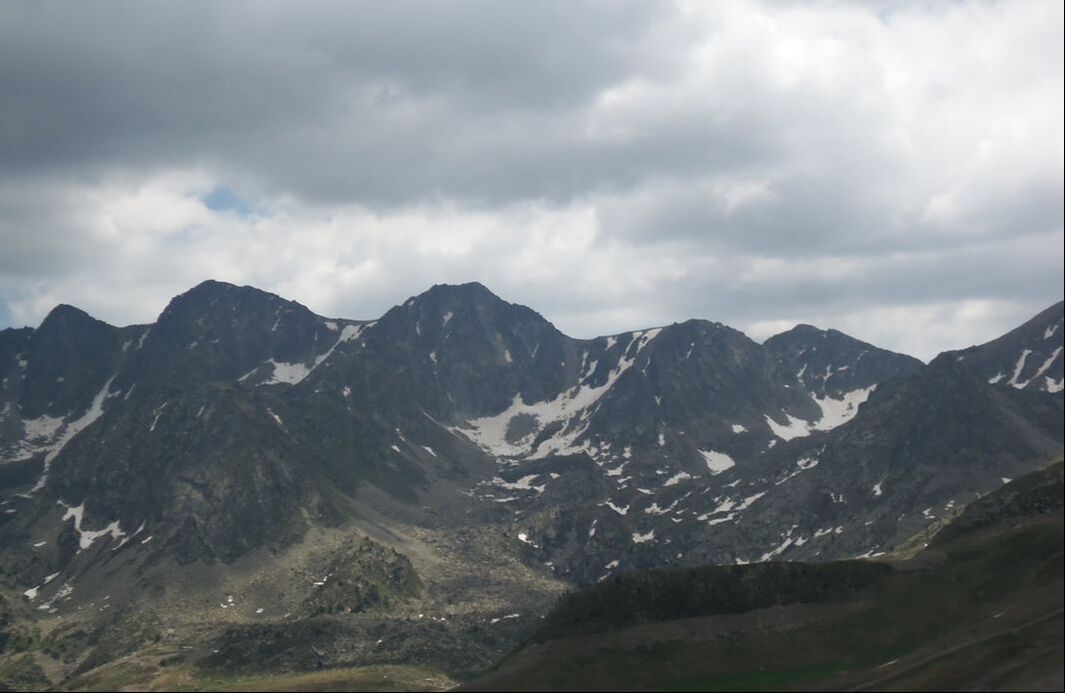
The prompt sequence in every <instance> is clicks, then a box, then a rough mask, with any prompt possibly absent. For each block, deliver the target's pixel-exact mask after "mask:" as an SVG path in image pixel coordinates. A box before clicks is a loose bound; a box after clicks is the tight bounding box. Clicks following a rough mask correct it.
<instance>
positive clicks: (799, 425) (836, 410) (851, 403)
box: [765, 385, 876, 440]
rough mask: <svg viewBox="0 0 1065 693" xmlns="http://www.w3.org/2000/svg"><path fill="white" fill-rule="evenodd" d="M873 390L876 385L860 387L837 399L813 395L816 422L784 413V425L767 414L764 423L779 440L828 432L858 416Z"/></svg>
mask: <svg viewBox="0 0 1065 693" xmlns="http://www.w3.org/2000/svg"><path fill="white" fill-rule="evenodd" d="M875 389H876V385H870V386H869V387H860V388H858V389H856V390H851V391H850V392H847V393H844V395H843V396H842V397H841V398H839V399H836V398H834V397H829V396H825V397H818V396H816V395H814V397H813V400H814V402H815V403H816V404H817V406H818V407H820V408H821V417H820V418H819V419H818V420H817V421H805V420H803V419H799V418H796V417H794V416H792V415H791V414H788V413H787V412H784V416H785V417H787V420H788V422H787V423H786V424H784V425H781V424H779V423H777V422H776V421H774V420H773V419H772V417H770V416H769V415H768V414H766V415H765V421H766V423H767V424H769V428H770V429H772V431H773V435H775V436H776V437H777V438H780V439H781V440H792V439H794V438H802V437H803V436H808V435H810V434H811V433H812V432H814V431H829V430H832V429H833V428H836V427H837V426H841V425H843V424H845V423H847V422H848V421H850V420H851V419H853V418H854V417H855V416H856V415H857V414H858V407H859V406H861V404H862V403H863V402H865V401H866V400H868V399H869V395H870V394H871V393H872V392H873V390H875Z"/></svg>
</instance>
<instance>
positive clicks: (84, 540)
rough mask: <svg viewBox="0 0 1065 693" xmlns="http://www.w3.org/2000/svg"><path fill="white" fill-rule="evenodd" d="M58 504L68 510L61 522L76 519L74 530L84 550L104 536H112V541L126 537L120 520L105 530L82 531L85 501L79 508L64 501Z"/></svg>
mask: <svg viewBox="0 0 1065 693" xmlns="http://www.w3.org/2000/svg"><path fill="white" fill-rule="evenodd" d="M57 503H58V504H59V505H61V506H63V507H64V508H66V512H65V513H63V519H62V520H61V522H66V521H67V520H69V519H70V518H74V529H75V530H76V531H77V533H78V546H79V547H80V548H81V549H83V550H84V549H87V548H89V547H90V546H92V543H93V542H94V541H96V540H97V539H99V538H100V537H103V536H107V535H110V536H111V538H112V539H116V540H120V539H122V537H124V536H126V533H125V532H123V531H122V527H121V526H120V525H119V523H118V520H115V521H114V522H112V523H110V524H109V525H107V526H106V527H104V528H103V529H97V530H92V529H82V528H81V522H82V518H84V516H85V502H84V501H82V503H81V505H78V506H72V505H67V504H66V503H64V502H63V501H57Z"/></svg>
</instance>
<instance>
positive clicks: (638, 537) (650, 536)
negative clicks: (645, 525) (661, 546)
mask: <svg viewBox="0 0 1065 693" xmlns="http://www.w3.org/2000/svg"><path fill="white" fill-rule="evenodd" d="M654 538H655V531H654V530H653V529H652V530H651V531H650V532H647V533H646V534H639V533H638V532H633V533H632V543H633V544H643V543H645V542H648V541H653V540H654Z"/></svg>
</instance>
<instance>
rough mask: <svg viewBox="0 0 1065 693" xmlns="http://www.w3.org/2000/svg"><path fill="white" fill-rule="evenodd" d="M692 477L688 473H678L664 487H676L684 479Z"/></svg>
mask: <svg viewBox="0 0 1065 693" xmlns="http://www.w3.org/2000/svg"><path fill="white" fill-rule="evenodd" d="M691 478H692V475H691V474H689V473H688V472H677V473H676V474H674V475H673V476H671V477H669V478H668V479H666V482H665V483H664V484H662V486H676V485H677V484H679V483H680V482H681V481H683V480H684V479H691Z"/></svg>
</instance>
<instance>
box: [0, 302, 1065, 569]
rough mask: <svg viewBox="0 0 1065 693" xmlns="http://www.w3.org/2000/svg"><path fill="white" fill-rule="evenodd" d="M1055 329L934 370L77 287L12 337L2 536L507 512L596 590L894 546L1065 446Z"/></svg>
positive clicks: (818, 342)
mask: <svg viewBox="0 0 1065 693" xmlns="http://www.w3.org/2000/svg"><path fill="white" fill-rule="evenodd" d="M1055 311H1056V312H1055ZM1054 316H1057V317H1056V318H1055V317H1054ZM1054 320H1056V321H1057V322H1056V323H1055V322H1054ZM1055 324H1056V325H1057V327H1056V328H1055V327H1054V325H1055ZM1062 331H1063V330H1062V328H1061V304H1058V305H1057V306H1055V307H1054V308H1052V309H1050V311H1047V312H1046V313H1044V314H1041V316H1039V317H1037V318H1036V319H1034V320H1033V321H1032V322H1030V323H1027V324H1026V325H1024V326H1022V327H1021V328H1018V330H1015V331H1014V332H1011V333H1010V334H1008V335H1006V336H1004V337H1003V338H1001V339H1000V340H996V341H995V342H992V343H990V344H988V345H985V346H984V347H974V348H973V349H970V350H966V351H965V352H958V353H954V354H946V355H943V356H941V357H940V358H938V359H936V360H935V361H933V363H932V364H930V365H928V366H924V365H923V364H921V363H920V362H919V361H917V360H916V359H913V358H911V357H908V356H904V355H901V354H895V353H892V352H888V351H885V350H882V349H878V348H876V347H874V346H872V345H869V344H866V343H863V342H860V341H858V340H855V339H853V338H850V337H848V336H846V335H844V334H842V333H839V332H837V331H834V330H829V331H822V330H819V329H817V328H813V327H810V326H805V325H801V326H798V327H796V328H795V329H793V330H790V331H788V332H785V333H783V334H780V335H777V336H775V337H773V338H771V339H769V340H767V341H766V343H765V344H764V345H760V344H758V343H756V342H754V341H752V340H751V339H749V338H748V337H746V336H745V335H744V334H742V333H741V332H738V331H736V330H733V329H731V328H729V327H726V326H724V325H721V324H718V323H713V322H708V321H704V320H690V321H687V322H684V323H680V324H673V325H668V326H664V327H659V328H653V329H647V330H640V331H636V332H631V333H625V334H619V335H613V336H609V337H600V338H597V339H592V340H577V339H572V338H570V337H567V336H566V335H564V334H562V333H561V332H559V331H558V330H557V329H555V328H554V326H552V325H551V324H550V323H549V322H547V321H546V320H545V319H544V318H543V317H542V316H540V315H539V314H537V313H536V312H534V311H532V310H530V309H528V308H525V307H523V306H518V305H513V304H510V303H507V302H506V301H503V300H502V299H500V298H498V297H496V296H495V295H493V294H492V293H491V292H490V291H488V289H486V288H485V287H483V286H481V285H479V284H465V285H461V286H435V287H433V288H431V289H430V290H428V291H427V292H425V293H423V294H421V295H419V296H416V297H414V298H411V299H410V300H408V301H406V302H405V303H403V304H402V305H399V306H396V307H395V308H393V309H391V310H390V311H388V312H387V313H386V314H385V315H383V316H382V317H380V318H379V319H377V320H375V321H355V320H342V319H331V318H324V317H321V316H317V315H315V314H313V313H312V312H311V311H309V310H307V309H306V308H304V307H303V306H301V305H299V304H297V303H293V302H291V301H286V300H284V299H282V298H280V297H277V296H274V295H271V294H268V293H265V292H262V291H259V290H257V289H253V288H250V287H236V286H232V285H228V284H223V283H219V282H205V283H204V284H202V285H200V286H198V287H196V288H194V289H192V290H190V291H189V292H187V293H185V294H183V295H181V296H179V297H177V298H175V299H174V300H173V301H172V302H171V303H170V305H169V306H168V307H167V308H166V310H165V311H164V312H163V313H162V314H161V315H160V317H159V319H158V321H157V322H156V323H154V324H153V325H149V326H131V327H125V328H115V327H111V326H109V325H106V324H104V323H101V322H99V321H96V320H94V319H92V318H91V317H89V316H87V315H85V314H84V313H82V312H81V311H78V310H77V309H74V308H69V307H62V306H61V307H59V308H57V309H56V310H55V311H53V313H52V314H50V315H49V317H48V318H47V319H46V320H45V321H44V323H42V325H41V326H40V327H39V328H37V329H36V330H29V329H25V330H4V331H3V332H0V372H2V373H3V378H4V380H3V386H2V388H0V406H2V407H3V409H2V415H0V459H2V461H3V463H2V464H0V486H2V488H0V493H3V502H4V506H3V509H4V512H3V513H2V514H0V546H3V547H4V548H3V549H0V551H2V552H3V555H4V557H5V563H4V564H5V570H6V571H7V572H8V573H9V574H10V575H12V576H14V577H13V579H14V580H15V581H16V582H18V583H19V584H27V585H32V584H38V583H39V582H40V580H41V579H43V577H44V576H47V575H51V574H53V573H55V572H57V571H63V570H65V569H66V567H67V566H68V565H71V564H72V563H71V562H72V561H74V560H75V557H79V556H80V558H78V559H77V561H79V563H78V565H79V566H82V568H79V569H84V565H83V564H85V565H87V564H89V563H92V562H93V561H104V562H106V561H110V560H114V559H115V557H117V556H122V555H125V554H135V555H137V556H140V557H141V558H142V560H143V561H159V560H170V559H173V560H176V561H177V562H178V563H179V564H188V563H192V562H196V561H208V562H218V561H221V562H228V561H232V560H235V559H237V558H239V557H241V556H244V555H246V554H248V553H249V552H250V551H253V550H258V549H266V550H270V549H271V547H280V546H287V545H291V544H293V543H295V542H298V541H299V540H300V539H301V538H302V537H303V536H304V534H305V532H306V531H307V530H308V528H311V527H344V526H347V524H348V523H351V522H352V521H354V519H355V518H360V517H367V516H373V517H375V518H378V521H380V522H384V523H387V522H397V523H398V522H402V523H405V524H407V525H413V526H423V527H432V528H434V529H445V530H446V529H448V528H456V527H464V528H468V527H470V526H485V527H489V526H490V527H494V528H497V529H498V528H502V529H503V531H506V532H508V533H509V534H510V535H511V536H513V537H514V542H515V543H516V544H521V545H522V550H523V551H525V552H526V555H527V557H528V559H529V560H530V561H536V562H542V563H546V564H548V565H549V566H550V567H551V569H552V570H553V571H554V572H555V573H556V574H557V575H559V576H561V577H564V578H566V579H569V580H573V581H577V582H582V581H592V580H596V579H599V578H601V577H602V576H604V575H609V574H611V573H612V572H616V571H621V570H628V569H634V568H644V567H650V566H660V565H670V564H699V563H706V562H715V563H735V562H750V561H758V560H773V559H798V558H802V559H811V558H814V559H829V558H838V557H842V556H853V555H858V554H863V553H870V552H877V551H883V550H887V549H888V548H890V547H891V546H892V545H893V544H894V543H896V542H897V541H899V540H901V539H903V538H905V537H906V536H908V535H909V534H912V532H913V531H916V530H918V529H920V528H921V527H923V526H925V525H927V524H928V523H930V522H932V521H933V520H934V519H935V518H937V517H940V516H942V515H943V514H944V513H949V512H950V511H951V510H952V508H954V507H957V506H960V505H961V504H963V503H965V502H967V501H968V500H970V499H972V498H974V497H976V496H977V495H979V494H983V493H986V492H987V491H989V490H991V489H993V488H995V487H996V486H997V485H1000V484H1001V483H1002V481H1001V480H1002V479H1003V478H1009V477H1013V476H1017V475H1020V474H1021V473H1023V472H1025V471H1029V470H1031V469H1034V468H1036V467H1038V466H1039V464H1041V463H1042V462H1044V461H1045V460H1046V458H1048V457H1049V456H1052V455H1054V454H1060V450H1061V445H1062V438H1063V435H1062V399H1061V396H1060V395H1055V394H1051V393H1047V392H1045V390H1048V389H1049V390H1051V391H1053V390H1054V388H1055V387H1056V386H1054V385H1053V383H1054V382H1057V383H1060V382H1061V343H1062ZM1015 352H1016V353H1015ZM1022 353H1027V356H1025V357H1024V358H1023V359H1021V361H1023V362H1022V363H1020V366H1019V367H1016V369H1015V370H1016V377H1012V376H1009V375H1008V376H1006V377H1007V378H1008V381H1009V384H1012V385H1013V386H1014V387H1003V384H1004V383H1003V382H1001V380H1002V379H999V381H995V383H989V382H988V381H989V380H994V377H993V376H994V375H995V373H997V372H998V371H999V369H1001V368H1003V366H1001V365H999V362H1000V361H1002V359H1003V358H1008V360H1009V359H1011V361H1010V362H1011V363H1013V364H1014V366H1017V363H1018V358H1020V356H1019V354H1022ZM1002 355H1005V356H1002ZM1052 356H1053V358H1051V357H1052ZM1000 357H1001V358H1000ZM1055 359H1056V360H1055ZM1037 362H1038V363H1037ZM1033 364H1034V365H1033ZM1044 365H1045V367H1044ZM1055 369H1056V370H1055ZM992 370H994V371H995V373H992V374H991V375H988V373H990V372H991V371H992ZM1010 373H1011V374H1012V373H1013V371H1011V372H1010ZM1055 374H1056V375H1055ZM1054 378H1057V380H1054ZM1040 383H1044V384H1045V383H1050V384H1049V385H1047V386H1046V387H1042V386H1041V385H1040ZM8 511H10V512H8ZM149 537H150V538H151V541H147V538H149ZM40 542H45V543H44V544H43V545H42V546H43V548H33V549H32V550H30V549H28V548H27V547H33V546H35V545H36V544H39V543H40ZM101 547H104V548H101ZM94 556H95V557H96V558H94Z"/></svg>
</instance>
